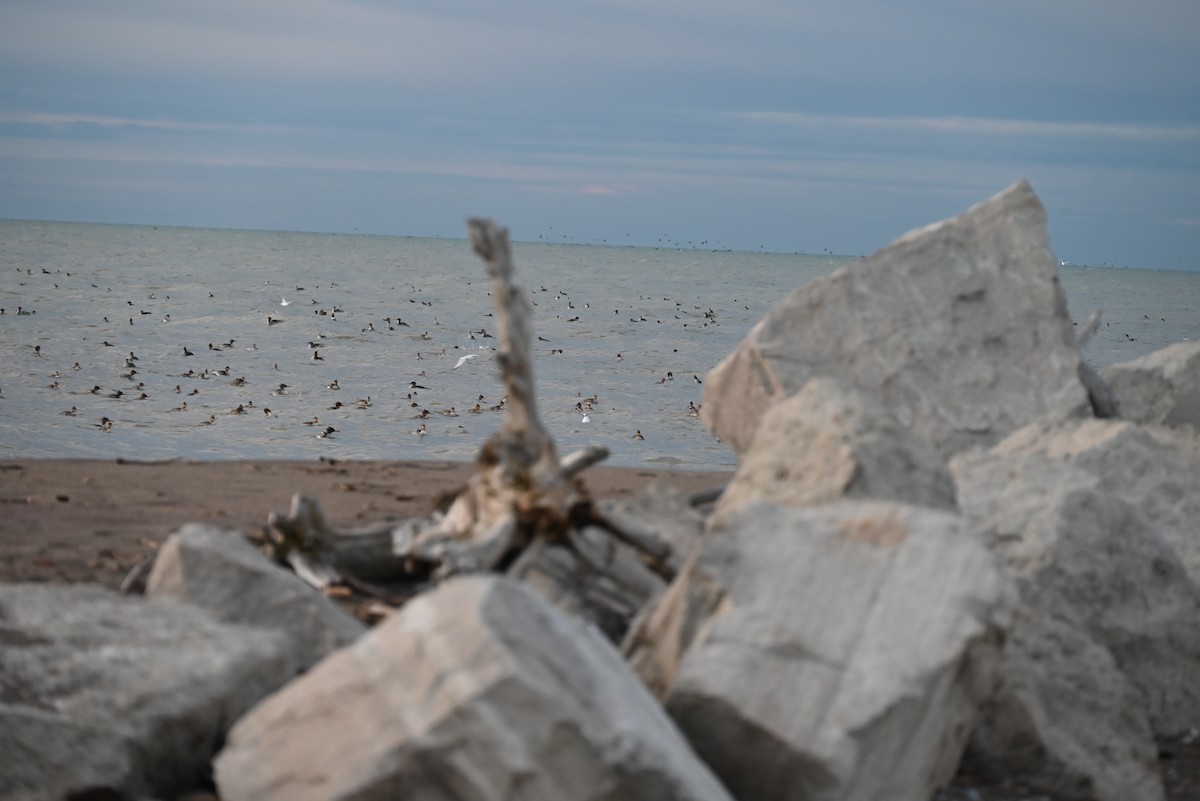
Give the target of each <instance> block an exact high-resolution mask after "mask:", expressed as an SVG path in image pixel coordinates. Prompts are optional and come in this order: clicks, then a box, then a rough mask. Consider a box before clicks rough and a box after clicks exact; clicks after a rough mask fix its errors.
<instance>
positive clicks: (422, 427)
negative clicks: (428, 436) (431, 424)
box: [412, 423, 427, 437]
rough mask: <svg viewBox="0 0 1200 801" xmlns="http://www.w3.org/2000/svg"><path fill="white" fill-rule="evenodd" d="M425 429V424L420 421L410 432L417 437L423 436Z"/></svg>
mask: <svg viewBox="0 0 1200 801" xmlns="http://www.w3.org/2000/svg"><path fill="white" fill-rule="evenodd" d="M426 431H427V429H426V428H425V424H424V423H421V425H419V426H417V427H416V428H414V429H413V430H412V433H414V434H416V435H417V436H418V437H423V436H425V433H426Z"/></svg>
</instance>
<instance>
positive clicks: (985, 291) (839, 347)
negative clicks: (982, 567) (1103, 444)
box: [701, 181, 1091, 457]
mask: <svg viewBox="0 0 1200 801" xmlns="http://www.w3.org/2000/svg"><path fill="white" fill-rule="evenodd" d="M1079 368H1080V356H1079V351H1078V349H1077V348H1076V346H1075V335H1074V330H1073V328H1072V326H1071V320H1070V318H1069V316H1068V314H1067V304H1066V298H1065V296H1064V293H1063V290H1062V287H1061V286H1060V285H1059V280H1058V275H1057V268H1056V266H1055V260H1054V255H1053V253H1052V252H1051V250H1050V244H1049V238H1048V236H1047V234H1046V213H1045V210H1044V209H1043V208H1042V204H1041V202H1040V201H1039V200H1038V198H1037V196H1036V195H1035V194H1034V192H1033V190H1032V188H1030V186H1029V184H1028V183H1026V182H1024V181H1022V182H1020V183H1017V184H1015V185H1013V186H1011V187H1009V188H1008V189H1006V190H1004V191H1003V192H1001V193H1000V194H998V195H996V196H995V197H993V198H991V199H990V200H988V201H986V202H984V203H981V204H979V205H977V206H974V207H972V208H971V209H969V210H967V211H966V212H964V213H963V214H961V215H959V216H958V217H954V218H953V219H950V220H946V221H944V222H940V223H936V224H934V225H930V226H928V227H926V228H921V229H918V230H915V231H912V232H911V233H908V234H906V235H905V236H903V237H901V238H900V239H898V240H896V241H895V242H894V243H892V244H891V245H890V246H888V247H887V248H885V249H884V250H881V251H879V252H878V253H875V254H874V255H872V256H869V257H867V258H865V259H862V260H860V261H858V262H855V263H853V264H848V265H846V266H844V267H841V268H839V269H838V270H837V271H835V272H834V273H833V274H832V275H830V276H828V277H827V278H825V279H823V280H821V281H817V282H815V283H813V284H811V285H809V286H807V287H803V288H801V289H797V290H795V291H794V292H792V293H791V294H790V295H789V296H788V297H787V298H786V299H784V300H783V301H781V302H780V303H779V304H778V305H777V306H775V308H773V309H772V310H771V311H770V312H769V313H768V314H767V316H766V317H765V318H763V319H762V320H761V321H760V322H759V323H758V324H757V325H756V326H755V327H754V328H753V330H751V332H750V333H749V334H748V335H747V336H746V338H745V340H743V342H742V343H741V344H740V345H739V346H738V348H737V349H736V350H735V351H734V352H733V353H732V354H731V355H729V356H728V357H727V358H726V359H725V360H724V361H722V362H721V363H720V364H719V365H718V366H717V367H716V368H715V369H714V370H713V371H712V372H710V373H709V375H708V379H707V380H706V381H705V383H704V403H703V404H702V406H701V417H703V419H704V421H705V422H706V423H707V424H708V426H709V428H710V429H711V430H712V432H713V433H714V434H716V435H717V436H718V437H720V438H721V439H723V440H725V441H726V442H728V443H729V444H730V446H731V447H732V448H733V449H734V450H735V451H736V452H738V453H739V454H740V453H742V452H743V451H744V450H745V449H746V448H747V447H748V446H749V444H750V441H751V439H752V437H753V434H754V430H755V428H757V426H758V424H759V421H760V420H761V419H762V417H763V415H764V414H765V412H766V410H767V409H768V408H769V407H770V406H771V405H772V404H773V403H775V402H777V401H779V400H782V399H783V398H785V397H787V396H788V395H791V394H793V393H794V392H796V391H798V390H799V389H800V388H801V387H803V386H804V384H805V383H806V382H807V381H808V380H809V379H811V378H813V377H816V376H822V375H826V376H833V377H835V378H838V379H840V380H842V381H844V382H846V383H848V384H851V385H854V386H857V387H859V388H860V389H862V390H865V391H867V392H868V393H870V394H872V395H874V396H876V397H878V398H879V400H880V401H881V402H882V403H883V405H884V406H885V407H887V408H888V409H889V410H891V411H892V413H893V414H895V415H896V417H897V418H898V419H899V422H900V424H901V425H902V426H905V427H907V428H911V429H912V431H913V432H914V433H916V434H917V435H918V436H920V437H923V438H925V439H926V440H928V441H929V442H931V443H933V445H934V447H935V448H936V449H937V450H938V452H939V453H941V454H942V455H943V456H944V457H949V456H950V455H951V454H954V453H957V452H958V451H961V450H964V449H966V448H970V447H973V446H981V445H990V444H992V443H994V442H997V441H998V440H999V439H1001V438H1002V437H1004V436H1005V435H1007V434H1008V433H1009V432H1011V431H1014V430H1015V429H1017V428H1020V427H1021V426H1022V425H1025V424H1026V423H1029V422H1032V421H1033V420H1036V419H1039V418H1042V417H1047V416H1052V417H1068V416H1074V415H1090V414H1091V411H1090V404H1089V400H1088V394H1087V390H1086V388H1085V387H1084V385H1083V383H1082V381H1081V380H1080V377H1079Z"/></svg>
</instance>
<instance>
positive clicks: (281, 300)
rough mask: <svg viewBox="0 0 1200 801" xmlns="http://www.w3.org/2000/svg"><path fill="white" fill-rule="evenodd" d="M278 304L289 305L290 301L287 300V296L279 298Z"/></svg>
mask: <svg viewBox="0 0 1200 801" xmlns="http://www.w3.org/2000/svg"><path fill="white" fill-rule="evenodd" d="M279 305H280V306H291V305H292V302H291V301H290V300H288V299H287V298H280V299H279Z"/></svg>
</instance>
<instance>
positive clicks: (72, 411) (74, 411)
mask: <svg viewBox="0 0 1200 801" xmlns="http://www.w3.org/2000/svg"><path fill="white" fill-rule="evenodd" d="M78 413H79V410H78V409H76V408H75V407H74V406H72V407H71V408H70V409H63V410H62V411H61V412H59V414H65V415H66V416H67V417H74V416H75V415H76V414H78Z"/></svg>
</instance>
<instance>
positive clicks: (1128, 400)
mask: <svg viewBox="0 0 1200 801" xmlns="http://www.w3.org/2000/svg"><path fill="white" fill-rule="evenodd" d="M1100 375H1101V376H1102V377H1103V378H1104V380H1105V381H1107V382H1108V384H1109V385H1110V386H1111V387H1112V390H1113V392H1114V393H1115V395H1116V398H1117V402H1118V403H1119V405H1120V410H1121V417H1123V418H1125V419H1126V420H1133V421H1135V422H1138V423H1160V424H1162V425H1166V426H1176V427H1178V426H1184V425H1188V426H1191V427H1192V428H1193V429H1195V430H1197V431H1200V342H1177V343H1176V344H1174V345H1171V346H1170V347H1166V348H1163V349H1162V350H1158V351H1155V352H1154V353H1151V354H1149V355H1148V356H1143V357H1141V358H1140V359H1133V360H1131V361H1127V362H1121V363H1120V364H1114V365H1112V366H1111V367H1107V368H1105V369H1103V370H1101V371H1100Z"/></svg>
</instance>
